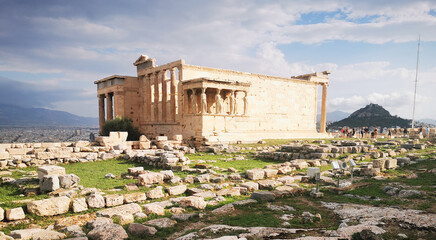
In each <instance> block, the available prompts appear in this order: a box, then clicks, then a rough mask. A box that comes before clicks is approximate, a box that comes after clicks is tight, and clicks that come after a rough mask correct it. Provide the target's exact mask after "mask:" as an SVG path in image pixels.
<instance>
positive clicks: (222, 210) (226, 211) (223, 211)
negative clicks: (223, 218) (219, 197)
mask: <svg viewBox="0 0 436 240" xmlns="http://www.w3.org/2000/svg"><path fill="white" fill-rule="evenodd" d="M233 211H235V207H234V206H233V204H226V205H224V206H222V207H220V208H217V209H214V210H213V211H212V213H213V214H218V215H220V214H229V213H231V212H233Z"/></svg>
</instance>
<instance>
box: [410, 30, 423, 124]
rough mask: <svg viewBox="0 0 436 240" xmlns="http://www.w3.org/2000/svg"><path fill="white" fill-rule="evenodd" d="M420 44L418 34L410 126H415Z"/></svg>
mask: <svg viewBox="0 0 436 240" xmlns="http://www.w3.org/2000/svg"><path fill="white" fill-rule="evenodd" d="M420 44H421V35H419V37H418V53H417V54H416V73H415V94H414V96H413V113H412V128H415V103H416V86H417V85H418V64H419V46H420Z"/></svg>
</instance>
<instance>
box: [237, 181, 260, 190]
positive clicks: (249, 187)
mask: <svg viewBox="0 0 436 240" xmlns="http://www.w3.org/2000/svg"><path fill="white" fill-rule="evenodd" d="M241 187H244V188H246V189H247V190H248V191H250V192H253V191H257V190H259V184H258V183H255V182H246V183H243V184H241Z"/></svg>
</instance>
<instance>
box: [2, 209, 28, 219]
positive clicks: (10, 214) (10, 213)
mask: <svg viewBox="0 0 436 240" xmlns="http://www.w3.org/2000/svg"><path fill="white" fill-rule="evenodd" d="M5 217H6V219H7V220H8V221H16V220H22V219H25V218H26V215H25V214H24V210H23V208H21V207H18V208H12V209H7V210H6V213H5Z"/></svg>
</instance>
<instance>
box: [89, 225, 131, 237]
mask: <svg viewBox="0 0 436 240" xmlns="http://www.w3.org/2000/svg"><path fill="white" fill-rule="evenodd" d="M128 237H129V236H128V235H127V232H126V230H124V228H123V227H121V226H120V225H118V224H106V225H102V226H98V227H96V228H94V229H92V230H91V231H90V232H89V233H88V238H89V239H91V240H115V239H126V238H128Z"/></svg>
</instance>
